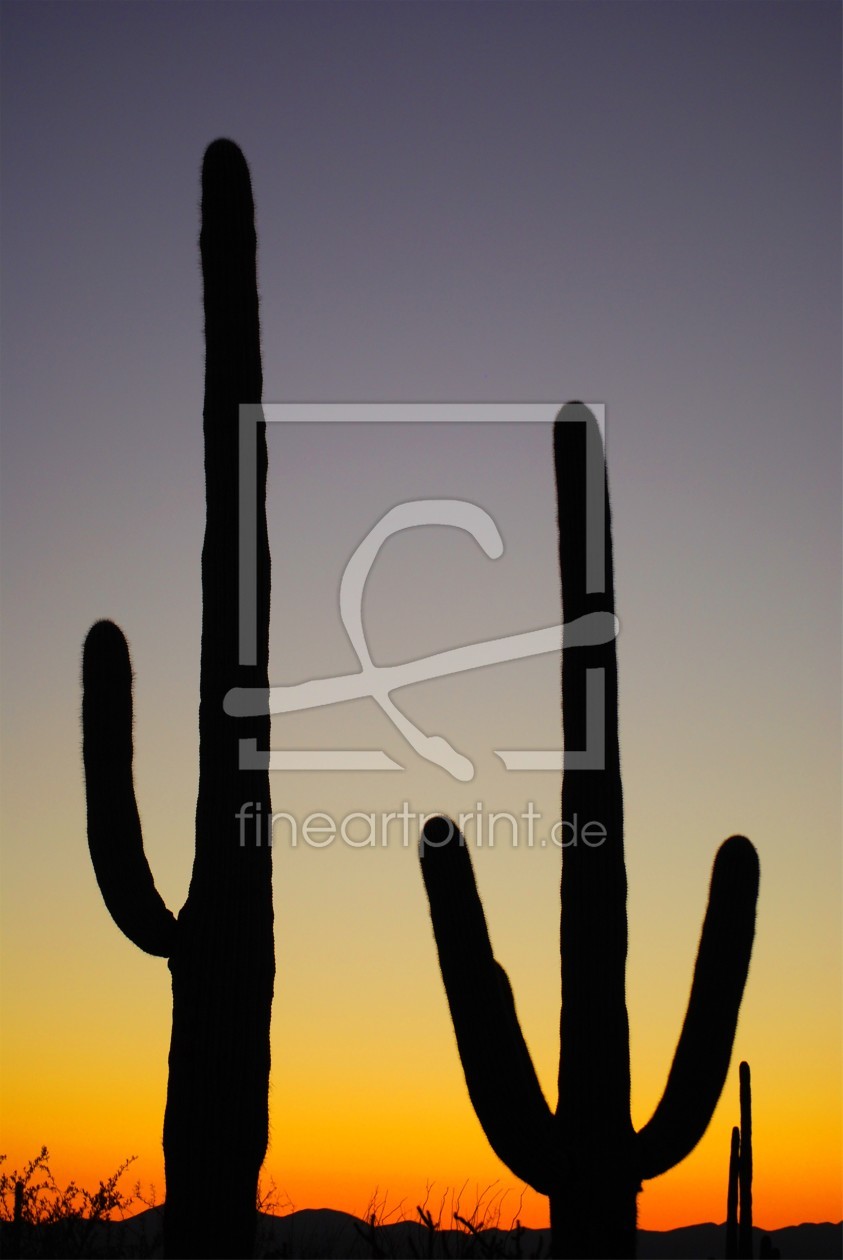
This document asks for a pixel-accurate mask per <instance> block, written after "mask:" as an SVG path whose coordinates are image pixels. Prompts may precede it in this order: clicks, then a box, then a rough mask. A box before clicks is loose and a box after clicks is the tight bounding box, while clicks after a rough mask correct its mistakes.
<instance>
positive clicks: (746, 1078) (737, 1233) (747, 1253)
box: [726, 1062, 769, 1260]
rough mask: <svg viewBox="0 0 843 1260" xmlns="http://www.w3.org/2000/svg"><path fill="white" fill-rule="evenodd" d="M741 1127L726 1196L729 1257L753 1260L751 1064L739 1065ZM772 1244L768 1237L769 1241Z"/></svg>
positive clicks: (736, 1133) (734, 1143)
mask: <svg viewBox="0 0 843 1260" xmlns="http://www.w3.org/2000/svg"><path fill="white" fill-rule="evenodd" d="M738 1078H739V1081H740V1100H741V1126H740V1128H737V1126H736V1127H735V1128H734V1129H732V1146H731V1151H730V1154H729V1190H728V1194H727V1198H726V1258H727V1260H737V1258H738V1257H740V1260H752V1247H753V1242H752V1083H751V1079H750V1074H749V1064H748V1063H746V1062H744V1063H741V1065H740V1067H739V1068H738ZM767 1241H768V1244H769V1239H768V1240H767Z"/></svg>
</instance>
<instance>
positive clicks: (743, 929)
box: [421, 404, 758, 1260]
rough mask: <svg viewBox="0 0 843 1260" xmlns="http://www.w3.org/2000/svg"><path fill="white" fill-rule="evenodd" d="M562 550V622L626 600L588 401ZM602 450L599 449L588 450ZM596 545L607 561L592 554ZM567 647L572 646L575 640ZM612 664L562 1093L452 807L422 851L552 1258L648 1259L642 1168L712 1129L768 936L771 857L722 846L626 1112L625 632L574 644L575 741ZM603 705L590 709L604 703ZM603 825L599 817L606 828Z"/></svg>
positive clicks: (503, 1140)
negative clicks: (618, 649) (761, 878)
mask: <svg viewBox="0 0 843 1260" xmlns="http://www.w3.org/2000/svg"><path fill="white" fill-rule="evenodd" d="M554 448H555V464H556V482H557V501H558V519H559V559H560V568H561V575H562V605H563V612H564V617H565V622H566V623H569V622H571V621H574V620H575V619H577V618H579V617H581V616H583V615H585V614H587V613H590V612H601V613H603V614H606V613H611V614H613V613H614V591H613V578H612V538H611V519H610V514H609V501H608V489H607V490H606V498H605V515H604V520H603V525H604V530H603V535H602V538H603V546H602V553H601V556H602V560H603V572H604V583H603V589H598V590H594V589H592V585H591V583H590V577H591V574H590V572H589V571H588V564H587V560H586V556H587V551H588V539H587V532H586V520H587V495H586V467H587V465H588V466H589V467H594V463H593V461H594V460H596V461H597V467H598V468H600V467H602V468H603V480H604V485H605V462H604V454H603V446H602V439H601V437H600V433H599V430H598V428H597V424H596V421H595V419H594V417H593V416H592V415H591V413H590V412H589V411H588V410H587V408H585V407H583V406H581V405H578V404H571V405H569V406H567V407H565V408H563V410H562V412H561V413H560V415H559V418H558V419H557V422H556V426H555V430H554ZM587 457H588V458H587ZM592 558H593V557H592ZM563 647H564V643H563ZM591 670H595V671H601V672H602V680H600V681H601V685H602V697H601V698H600V704H599V716H600V717H601V718H602V729H603V731H604V758H603V766H602V768H593V769H580V768H577V769H566V770H565V774H564V781H563V788H562V821H563V825H564V824H565V823H566V822H567V823H569V824H571V823H573V825H574V827H576V820H577V818H579V820H580V824H581V825H582V824H583V823H584V822H585V821H586V820H588V821H593V822H595V823H598V824H600V825H601V826H602V828H603V834H604V835H605V840H604V841H603V843H602V844H601V845H599V846H597V847H589V846H584V845H571V846H569V847H568V848H566V850H565V853H564V857H563V862H562V889H561V897H562V918H561V957H562V1011H561V1020H560V1040H561V1048H560V1060H559V1102H558V1106H557V1108H556V1111H555V1113H554V1112H552V1111H551V1110H550V1108H549V1107H548V1104H547V1102H546V1101H545V1098H544V1096H543V1094H542V1091H541V1088H540V1086H539V1083H538V1079H537V1077H536V1073H535V1069H534V1067H533V1064H532V1061H531V1058H530V1054H529V1051H528V1049H527V1045H526V1043H525V1041H524V1037H523V1034H522V1032H521V1028H520V1025H519V1022H518V1017H517V1015H516V1011H515V1003H514V999H513V995H512V990H511V988H510V985H509V981H508V979H507V976H506V973H505V972H504V970H503V968H502V967H501V966H500V965H499V964H498V963H497V961H496V959H495V957H494V954H493V952H492V945H491V942H490V940H489V933H488V929H487V926H486V920H485V916H484V913H483V907H482V905H481V902H480V898H479V896H478V893H477V888H476V885H475V881H474V874H473V871H472V866H471V859H470V857H469V854H468V850H467V848H466V847H465V844H464V841H463V838H462V836H461V835H460V834H459V832H458V831H457V829H456V827H454V825H453V824H452V823H450V822H449V821H448V820H447V819H443V818H435V819H431V820H429V821H428V822H427V823H426V824H425V827H424V831H423V836H422V842H421V864H422V871H423V876H424V883H425V887H426V890H427V895H428V900H429V903H430V913H431V918H432V922H433V931H434V935H435V937H436V944H437V949H438V953H439V962H440V966H441V970H442V978H443V981H444V984H445V990H446V993H447V996H448V1002H449V1005H450V1008H451V1016H452V1019H453V1024H454V1031H455V1033H456V1038H457V1046H458V1049H459V1053H460V1058H461V1060H462V1065H463V1070H464V1072H465V1078H466V1084H467V1086H468V1092H469V1096H470V1097H471V1101H472V1103H473V1104H474V1108H475V1111H476V1112H477V1116H478V1119H479V1120H480V1123H481V1125H482V1126H483V1129H484V1131H485V1133H486V1136H487V1137H488V1139H489V1142H490V1144H491V1146H492V1148H493V1149H494V1150H495V1152H496V1153H497V1154H498V1156H499V1157H500V1158H501V1159H502V1160H503V1162H504V1163H505V1164H507V1165H508V1167H509V1168H510V1169H511V1170H512V1172H513V1173H514V1174H515V1175H516V1176H517V1177H519V1178H521V1179H523V1180H524V1181H526V1182H528V1183H529V1184H530V1185H531V1186H533V1187H534V1189H536V1190H537V1191H539V1193H541V1194H546V1195H548V1196H549V1198H550V1219H551V1254H552V1255H553V1256H555V1257H566V1256H570V1257H579V1258H580V1260H582V1258H584V1257H607V1256H615V1257H623V1256H633V1255H634V1254H635V1237H636V1200H637V1195H638V1192H639V1190H640V1189H641V1182H642V1180H643V1179H646V1178H651V1177H657V1176H659V1175H660V1174H661V1173H664V1172H666V1171H667V1170H668V1169H670V1168H672V1167H673V1166H674V1165H675V1164H678V1163H679V1162H680V1161H681V1160H683V1159H684V1158H685V1157H686V1156H687V1155H688V1154H689V1153H690V1152H691V1151H692V1150H693V1148H694V1147H695V1146H696V1144H697V1142H699V1140H700V1138H701V1137H702V1136H703V1134H704V1133H705V1130H706V1128H707V1127H708V1124H709V1121H710V1119H711V1116H712V1113H713V1111H714V1108H715V1106H716V1105H717V1101H718V1098H719V1097H720V1093H721V1090H722V1088H723V1082H724V1080H725V1078H726V1073H727V1070H728V1066H729V1059H730V1056H731V1051H732V1042H733V1039H734V1033H735V1027H736V1023H737V1018H738V1010H739V1007H740V1002H741V997H742V995H743V989H744V983H745V981H746V976H747V971H748V968H749V959H750V954H751V950H752V941H753V936H754V932H755V907H756V899H757V892H758V858H757V855H756V852H755V850H754V848H753V846H752V845H751V844H750V842H749V841H748V840H746V839H745V838H744V837H742V836H732V837H731V838H730V839H729V840H726V841H725V843H724V844H723V845H721V847H720V850H719V852H718V854H717V857H716V859H715V862H714V870H713V873H712V878H711V888H710V892H709V901H708V909H707V911H706V915H705V921H704V923H703V928H702V935H701V938H700V945H699V951H698V953H697V961H696V967H695V970H694V980H693V985H692V988H691V995H690V999H689V1003H688V1010H687V1014H686V1017H685V1022H684V1025H683V1028H682V1032H681V1035H680V1038H679V1043H678V1045H677V1048H676V1052H675V1055H674V1059H673V1065H672V1067H671V1070H670V1075H669V1077H668V1080H667V1085H666V1087H665V1091H664V1095H663V1097H662V1100H661V1102H660V1103H659V1105H658V1107H657V1108H656V1111H655V1113H654V1115H653V1117H652V1118H651V1120H650V1121H649V1123H648V1124H646V1125H645V1126H644V1127H643V1129H641V1130H640V1131H639V1132H637V1133H636V1132H635V1130H634V1129H633V1127H632V1120H631V1116H630V1064H629V1028H628V1020H627V1011H626V993H625V970H626V952H627V917H626V870H625V866H624V846H623V801H622V795H621V776H620V754H619V748H618V723H617V665H616V653H615V644H614V641H611V642H609V643H607V644H599V645H595V646H590V647H577V648H575V649H565V650H563V671H562V715H563V726H564V738H565V747H566V749H582V748H584V747H586V746H587V736H586V731H587V727H588V726H589V722H588V719H589V717H590V716H592V714H591V712H590V706H589V703H588V678H587V671H591ZM593 707H594V706H593V704H592V705H591V708H592V709H593ZM594 834H595V832H594V830H592V835H594Z"/></svg>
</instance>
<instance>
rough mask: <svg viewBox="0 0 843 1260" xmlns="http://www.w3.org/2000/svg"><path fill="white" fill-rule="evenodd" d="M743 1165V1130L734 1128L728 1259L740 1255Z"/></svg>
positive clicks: (728, 1208)
mask: <svg viewBox="0 0 843 1260" xmlns="http://www.w3.org/2000/svg"><path fill="white" fill-rule="evenodd" d="M740 1166H741V1131H740V1129H739V1128H738V1126H737V1125H735V1127H734V1128H733V1129H732V1141H731V1144H730V1147H729V1185H728V1189H727V1191H726V1260H737V1257H738V1177H739V1174H740Z"/></svg>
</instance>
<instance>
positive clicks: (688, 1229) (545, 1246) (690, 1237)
mask: <svg viewBox="0 0 843 1260" xmlns="http://www.w3.org/2000/svg"><path fill="white" fill-rule="evenodd" d="M161 1219H162V1209H161V1208H160V1207H155V1208H149V1209H147V1210H146V1211H144V1212H141V1213H139V1214H138V1215H137V1216H131V1217H127V1218H126V1220H124V1221H106V1222H101V1223H97V1224H95V1225H94V1226H93V1227H92V1228H91V1229H90V1230H89V1231H86V1234H87V1239H86V1245H85V1247H84V1249H82V1250H81V1251H80V1250H79V1249H78V1240H79V1238H80V1236H81V1235H80V1232H79V1229H78V1227H79V1226H84V1225H85V1224H86V1223H85V1222H78V1221H77V1222H59V1223H58V1224H55V1225H42V1226H38V1227H36V1231H37V1239H36V1238H33V1237H32V1236H31V1233H29V1231H26V1230H25V1231H24V1235H23V1237H22V1239H21V1242H22V1249H21V1254H22V1256H24V1257H25V1256H27V1255H42V1256H43V1255H50V1256H53V1257H61V1256H64V1255H77V1256H90V1257H96V1256H101V1257H106V1256H110V1257H121V1256H133V1257H143V1256H149V1257H156V1256H160V1255H161ZM9 1229H10V1227H9V1225H8V1224H3V1227H2V1230H0V1241H2V1244H3V1245H2V1248H0V1249H1V1250H2V1252H3V1253H4V1254H6V1255H9V1254H10V1252H9V1251H8V1250H7V1247H8V1243H9ZM74 1229H75V1232H73V1231H74ZM30 1230H31V1227H30ZM753 1233H754V1236H755V1245H754V1247H753V1251H754V1254H755V1255H756V1256H757V1255H758V1254H759V1252H760V1246H761V1238H762V1237H763V1236H764V1235H765V1234H766V1235H767V1236H768V1237H769V1239H770V1242H771V1244H772V1246H773V1247H775V1248H778V1250H779V1252H780V1254H781V1260H843V1223H838V1224H832V1223H829V1222H824V1223H822V1224H802V1225H789V1226H786V1227H785V1228H783V1229H774V1230H763V1229H758V1228H756V1229H755V1230H754V1231H753ZM28 1243H29V1244H30V1245H27V1244H28ZM33 1243H34V1244H35V1246H34V1247H33V1246H32V1245H31V1244H33ZM47 1243H49V1245H48V1246H45V1244H47ZM549 1246H550V1229H522V1230H521V1231H520V1232H519V1231H513V1230H509V1231H507V1230H501V1229H483V1230H479V1231H478V1233H477V1236H476V1237H474V1236H472V1235H471V1234H469V1233H466V1232H464V1231H462V1230H453V1229H443V1230H436V1231H435V1232H431V1231H430V1230H429V1229H427V1228H426V1226H424V1225H423V1224H421V1222H419V1221H409V1220H408V1221H397V1222H395V1223H394V1224H387V1225H378V1224H375V1225H372V1224H370V1223H367V1222H366V1221H362V1220H359V1219H358V1218H357V1217H356V1216H352V1215H351V1214H350V1213H348V1212H339V1211H335V1210H334V1209H332V1208H304V1209H302V1210H301V1211H298V1212H291V1213H289V1215H287V1216H270V1215H267V1214H265V1213H261V1214H260V1220H259V1224H258V1247H259V1250H258V1253H257V1254H258V1255H259V1256H264V1257H285V1258H288V1260H295V1258H296V1257H298V1258H299V1260H334V1258H337V1260H339V1258H343V1260H374V1258H375V1257H386V1258H389V1257H394V1258H396V1260H403V1258H404V1257H406V1258H407V1260H412V1258H415V1257H420V1258H421V1257H427V1258H428V1260H439V1258H442V1260H445V1258H446V1257H447V1258H450V1260H460V1258H461V1257H465V1258H468V1257H478V1258H479V1257H486V1256H490V1257H492V1256H500V1257H503V1258H506V1257H511V1258H512V1260H515V1258H516V1257H524V1258H525V1260H526V1258H527V1257H537V1258H538V1257H542V1256H546V1255H547V1253H548V1250H549ZM725 1246H726V1226H725V1224H723V1225H715V1224H713V1223H712V1224H704V1225H686V1226H683V1227H682V1228H681V1229H672V1230H666V1231H664V1232H662V1231H656V1230H646V1229H640V1230H639V1231H638V1260H706V1258H708V1257H710V1258H711V1260H717V1257H721V1256H723V1255H724V1254H725Z"/></svg>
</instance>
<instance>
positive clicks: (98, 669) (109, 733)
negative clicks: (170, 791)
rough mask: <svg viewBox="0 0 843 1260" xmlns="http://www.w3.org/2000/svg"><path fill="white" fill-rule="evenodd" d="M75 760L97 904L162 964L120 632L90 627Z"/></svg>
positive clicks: (163, 912)
mask: <svg viewBox="0 0 843 1260" xmlns="http://www.w3.org/2000/svg"><path fill="white" fill-rule="evenodd" d="M82 687H83V698H82V755H83V761H84V765H85V793H86V798H87V807H88V847H89V849H90V852H91V860H92V861H93V864H94V872H95V874H96V877H97V883H98V884H99V886H100V891H101V892H102V895H103V900H104V901H105V904H106V906H107V908H108V910H109V913H110V914H111V917H112V918H113V920H114V922H115V923H116V924H117V926H118V927H119V928H120V930H121V932H123V933H125V935H126V936H128V938H129V940H130V941H132V942H133V943H134V944H135V945H137V946H138V948H139V949H142V950H144V951H145V952H146V953H148V954H155V955H158V956H159V957H161V958H169V956H170V954H171V952H172V949H173V945H174V943H175V936H176V921H175V918H174V917H173V915H172V913H171V912H170V911H169V910H168V909H167V907H166V905H165V904H164V902H163V900H162V899H161V895H160V894H159V892H158V890H157V889H156V887H155V881H154V880H153V878H152V872H151V871H150V869H149V863H148V862H147V860H146V854H145V853H144V850H143V835H142V833H141V824H140V817H139V816H138V807H137V802H136V800H135V789H134V784H133V780H132V756H133V748H132V666H131V663H130V661H129V649H128V647H127V645H126V640H125V639H124V637H123V634H122V633H121V631H120V630H119V629H118V628H117V626H115V625H114V623H113V622H111V621H98V622H97V623H96V625H94V626H92V627H91V629H90V630H89V632H88V636H87V638H86V640H85V648H84V652H83V657H82Z"/></svg>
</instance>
